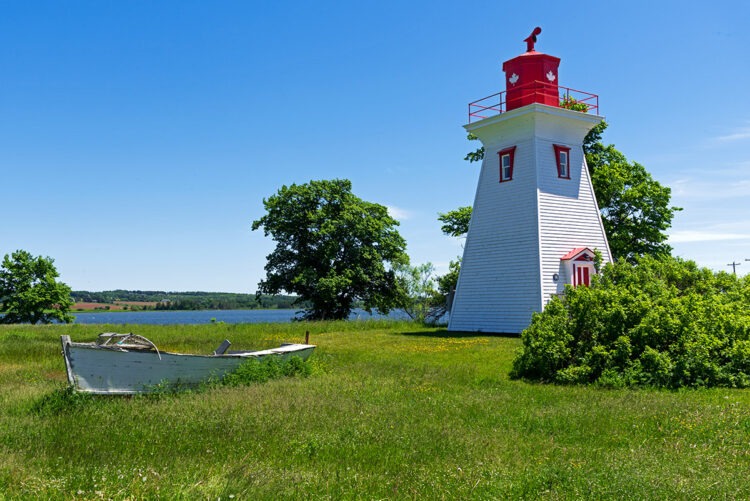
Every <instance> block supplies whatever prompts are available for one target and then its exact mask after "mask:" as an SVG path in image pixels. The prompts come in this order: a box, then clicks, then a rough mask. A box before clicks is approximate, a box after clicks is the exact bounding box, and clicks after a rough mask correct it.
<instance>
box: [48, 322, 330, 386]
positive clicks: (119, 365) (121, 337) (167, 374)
mask: <svg viewBox="0 0 750 501" xmlns="http://www.w3.org/2000/svg"><path fill="white" fill-rule="evenodd" d="M60 340H61V342H62V353H63V357H65V369H66V371H67V373H68V381H69V382H70V384H71V385H72V386H73V388H75V389H76V390H77V391H81V392H85V393H96V394H106V395H114V394H120V395H128V394H135V393H149V392H153V391H157V390H160V389H163V388H191V387H195V386H197V385H199V384H200V383H202V382H205V381H207V380H209V379H210V378H221V377H222V376H223V375H224V374H227V373H229V372H232V371H234V370H235V369H237V367H238V366H239V365H240V364H241V363H242V362H244V361H246V360H248V359H262V358H265V357H280V358H282V359H287V358H290V357H293V356H297V357H300V358H302V359H303V360H307V358H308V357H309V356H310V354H311V353H312V352H313V350H314V349H315V345H311V344H293V343H286V344H282V345H281V346H279V347H278V348H272V349H269V350H260V351H227V349H228V348H229V346H230V344H231V343H230V342H229V341H228V340H225V341H224V342H223V343H222V344H221V346H219V348H217V349H216V351H215V352H214V353H213V354H211V355H185V354H179V353H168V352H164V351H159V349H158V348H157V347H156V346H155V345H154V343H152V342H151V341H149V340H148V339H146V338H145V337H143V336H139V335H136V334H118V333H112V332H107V333H104V334H100V335H99V338H98V339H97V340H96V341H95V342H90V343H74V342H72V341H71V340H70V336H60Z"/></svg>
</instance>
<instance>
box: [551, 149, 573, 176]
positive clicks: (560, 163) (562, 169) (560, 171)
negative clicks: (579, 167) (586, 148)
mask: <svg viewBox="0 0 750 501" xmlns="http://www.w3.org/2000/svg"><path fill="white" fill-rule="evenodd" d="M554 148H555V160H556V161H557V177H559V178H561V179H570V148H568V147H567V146H560V145H559V144H556V145H554Z"/></svg>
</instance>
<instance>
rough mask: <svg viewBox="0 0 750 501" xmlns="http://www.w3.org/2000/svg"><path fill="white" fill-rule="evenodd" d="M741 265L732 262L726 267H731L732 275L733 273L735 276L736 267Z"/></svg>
mask: <svg viewBox="0 0 750 501" xmlns="http://www.w3.org/2000/svg"><path fill="white" fill-rule="evenodd" d="M745 261H750V259H745ZM741 264H742V263H735V262H734V261H732V263H731V264H728V265H727V266H731V267H732V273H734V274H735V275H737V267H738V266H740V265H741Z"/></svg>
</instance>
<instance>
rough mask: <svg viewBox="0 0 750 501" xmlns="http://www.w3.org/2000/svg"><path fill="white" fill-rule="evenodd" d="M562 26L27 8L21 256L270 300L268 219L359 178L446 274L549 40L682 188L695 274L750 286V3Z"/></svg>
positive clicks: (10, 49)
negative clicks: (303, 191)
mask: <svg viewBox="0 0 750 501" xmlns="http://www.w3.org/2000/svg"><path fill="white" fill-rule="evenodd" d="M678 8H679V12H680V16H679V21H677V20H676V19H677V18H676V17H675V11H676V9H678ZM559 9H560V4H559V3H558V2H549V1H541V2H537V3H536V4H535V5H533V6H526V5H505V4H498V3H492V2H487V3H480V4H476V3H474V4H470V5H469V4H467V5H457V4H455V3H453V2H424V1H418V2H412V3H409V4H401V3H397V2H388V1H386V2H378V3H373V4H356V5H339V4H337V3H333V2H324V3H323V4H321V3H316V4H315V5H310V4H307V3H304V2H299V1H284V2H280V3H276V4H268V5H263V7H262V8H258V7H256V6H255V5H254V4H252V3H243V2H233V1H220V2H217V3H211V4H203V3H185V2H177V1H174V0H169V1H165V2H160V3H158V4H145V3H135V4H134V3H125V4H120V3H94V4H91V3H84V2H75V1H74V2H66V3H64V4H60V3H57V2H51V1H48V0H46V1H45V0H40V1H39V2H32V3H25V4H10V5H6V6H5V9H4V16H3V18H2V19H0V41H2V42H3V43H2V46H3V47H5V49H4V50H3V51H0V64H2V67H3V68H4V72H3V73H2V75H0V82H1V83H2V87H3V89H4V95H3V97H2V98H0V110H1V111H2V112H3V117H4V120H3V121H2V124H0V165H1V166H2V171H3V174H4V176H3V183H4V186H5V187H6V189H5V190H4V195H3V197H2V198H1V199H0V208H2V211H3V213H4V214H5V216H6V217H4V218H3V220H2V222H0V235H2V238H1V239H0V256H2V255H6V254H10V253H12V252H14V251H16V250H18V249H24V250H27V251H29V252H30V253H32V254H33V255H41V256H49V257H51V258H53V259H54V261H55V266H56V268H57V270H58V272H59V273H60V281H62V282H64V283H66V284H68V285H69V286H70V287H71V288H72V289H73V290H77V291H107V290H154V291H165V292H166V291H172V292H207V291H222V292H225V293H243V294H254V292H250V291H253V290H256V289H257V285H258V282H259V281H260V280H261V279H262V278H264V277H265V272H264V269H263V267H264V266H265V264H266V255H268V254H269V253H270V252H271V250H272V248H273V246H274V242H273V241H272V240H270V239H269V238H265V237H264V236H263V234H262V231H254V232H253V231H251V229H250V226H251V223H252V221H253V220H255V219H258V218H259V217H261V216H262V215H263V204H262V201H263V199H264V198H267V197H269V196H271V195H273V194H274V193H276V191H277V190H278V189H279V188H281V186H282V185H289V184H292V183H297V184H301V183H306V182H308V181H310V180H312V179H333V178H345V179H350V180H351V181H352V186H353V192H354V194H355V195H357V196H358V197H360V198H362V199H364V200H367V201H370V202H375V203H379V204H381V205H384V206H386V207H388V208H389V211H390V213H391V215H392V216H393V217H394V218H396V219H398V220H399V222H400V226H399V228H398V229H399V232H400V233H401V235H402V236H403V237H404V238H405V239H406V241H407V253H408V254H409V255H410V257H411V260H412V264H415V265H416V264H422V263H425V262H428V261H429V262H432V263H433V264H434V265H435V268H436V273H437V274H439V275H440V274H444V273H445V272H446V271H447V266H448V262H449V261H450V260H451V259H455V258H456V257H457V256H459V255H460V254H461V253H462V247H461V243H462V240H461V239H457V238H452V237H447V236H444V235H443V234H442V233H441V231H440V223H439V222H438V220H437V216H438V213H444V212H448V211H450V210H452V209H455V208H457V207H459V206H465V205H472V204H473V200H474V194H475V190H476V184H477V178H478V174H479V166H478V165H477V164H476V163H475V164H469V163H468V162H466V161H464V160H463V158H464V156H465V155H466V153H467V152H469V151H471V150H473V149H474V148H475V146H476V145H474V144H471V143H470V142H469V141H467V140H466V132H465V130H464V129H463V127H462V126H463V125H464V124H465V123H466V122H467V121H468V118H467V105H468V103H469V102H472V101H475V100H477V99H480V98H482V97H484V96H488V95H491V94H494V93H495V92H498V91H501V90H504V89H503V88H502V86H503V84H502V82H503V75H502V71H501V65H502V62H503V61H506V60H508V59H511V58H513V57H515V56H517V55H519V54H521V53H523V52H525V49H526V45H525V43H524V42H523V40H524V38H525V37H527V36H528V34H529V33H530V32H531V30H532V29H533V28H534V27H535V26H540V27H541V28H542V32H541V34H540V35H539V37H538V41H537V43H536V50H537V51H540V52H544V53H547V54H551V55H554V56H557V57H560V58H561V63H560V85H562V86H566V87H571V88H574V89H580V90H583V91H586V92H591V93H594V94H597V95H598V96H599V103H600V109H601V112H600V113H601V114H602V115H603V116H605V118H606V121H607V123H608V124H609V127H608V128H607V131H606V132H605V133H604V136H603V142H604V143H605V144H614V145H615V146H616V148H617V149H618V150H619V151H621V152H622V153H623V154H624V155H625V156H626V157H627V159H628V160H629V161H631V162H633V161H634V162H638V163H640V164H642V165H644V166H645V167H646V169H647V170H648V172H649V173H651V175H652V176H653V177H654V179H656V180H657V181H659V182H660V183H662V184H664V185H666V186H668V187H670V188H671V189H672V201H671V203H672V205H674V206H677V207H682V208H683V210H682V211H681V212H678V213H676V215H675V218H674V221H673V224H672V228H671V229H670V230H669V231H668V232H667V233H668V234H669V236H670V239H669V244H670V245H671V246H672V247H673V255H675V256H679V257H682V258H683V259H686V260H692V261H695V262H696V263H697V264H698V265H699V266H701V267H707V268H710V269H712V270H714V271H726V272H729V273H731V272H732V265H731V263H739V266H737V267H736V269H737V275H739V276H741V275H745V274H747V273H748V272H750V261H746V259H750V204H748V203H747V202H746V200H747V197H748V196H750V148H748V146H750V100H748V99H746V98H744V96H746V92H747V91H746V89H745V88H746V82H747V81H748V79H750V65H747V64H743V63H742V61H745V60H746V54H745V47H747V46H749V45H750V34H748V30H746V29H745V27H744V20H745V19H747V18H748V17H750V5H748V4H746V3H744V2H739V1H729V2H722V3H721V4H717V5H712V6H711V8H710V9H703V8H698V7H693V8H690V7H686V6H685V5H684V4H677V3H676V2H675V3H672V2H663V3H653V2H649V3H647V2H644V1H642V0H637V1H635V2H629V3H628V4H626V5H625V4H623V5H615V6H613V5H593V6H586V7H585V8H582V9H580V10H575V11H574V12H569V14H571V15H566V16H561V15H560V12H559ZM646 13H647V15H646ZM508 19H510V20H512V22H509V21H507V20H508ZM502 20H505V21H502ZM165 21H168V22H165ZM501 21H502V22H501ZM498 26H500V27H498Z"/></svg>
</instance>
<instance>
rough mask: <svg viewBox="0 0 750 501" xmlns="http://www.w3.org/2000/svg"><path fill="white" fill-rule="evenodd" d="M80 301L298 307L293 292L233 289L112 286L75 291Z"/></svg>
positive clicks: (193, 306) (177, 307) (221, 307)
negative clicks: (247, 292)
mask: <svg viewBox="0 0 750 501" xmlns="http://www.w3.org/2000/svg"><path fill="white" fill-rule="evenodd" d="M70 295H71V297H72V299H73V301H75V302H76V303H78V302H81V303H116V302H136V301H137V302H149V303H156V304H155V306H154V309H156V310H243V309H285V308H294V306H293V304H294V302H295V301H296V300H297V298H296V297H295V296H289V295H273V296H272V295H257V294H243V293H233V292H200V291H194V292H166V291H141V290H133V291H129V290H122V289H118V290H111V291H101V292H90V291H72V292H71V293H70Z"/></svg>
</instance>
